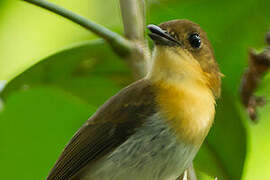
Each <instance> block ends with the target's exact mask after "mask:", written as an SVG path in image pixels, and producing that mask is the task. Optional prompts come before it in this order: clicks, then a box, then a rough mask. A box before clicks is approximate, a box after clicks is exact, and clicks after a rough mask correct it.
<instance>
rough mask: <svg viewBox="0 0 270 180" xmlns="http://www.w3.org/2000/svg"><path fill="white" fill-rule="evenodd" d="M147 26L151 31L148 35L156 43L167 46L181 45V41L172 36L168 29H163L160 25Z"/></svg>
mask: <svg viewBox="0 0 270 180" xmlns="http://www.w3.org/2000/svg"><path fill="white" fill-rule="evenodd" d="M147 28H148V29H149V30H150V31H151V33H149V34H148V35H149V36H150V38H151V39H152V40H153V41H154V42H155V43H156V44H159V45H167V46H177V45H181V43H180V42H179V41H177V40H176V39H174V38H173V37H172V36H170V34H168V33H167V32H166V31H164V30H162V29H161V28H160V27H159V26H156V25H153V24H149V25H148V26H147Z"/></svg>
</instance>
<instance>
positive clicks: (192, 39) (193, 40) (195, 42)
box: [188, 34, 201, 48]
mask: <svg viewBox="0 0 270 180" xmlns="http://www.w3.org/2000/svg"><path fill="white" fill-rule="evenodd" d="M188 41H189V43H190V45H191V47H193V48H199V47H201V37H200V36H199V34H191V35H190V36H189V38H188Z"/></svg>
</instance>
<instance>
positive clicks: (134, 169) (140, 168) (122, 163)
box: [82, 114, 197, 180]
mask: <svg viewBox="0 0 270 180" xmlns="http://www.w3.org/2000/svg"><path fill="white" fill-rule="evenodd" d="M196 153H197V149H196V148H194V146H193V145H186V144H184V143H183V142H179V140H178V141H177V140H176V137H175V135H174V134H173V132H172V130H171V129H170V128H169V127H168V126H167V125H166V124H164V122H163V120H162V119H161V118H160V116H159V115H157V114H156V115H154V116H152V117H151V118H149V119H148V121H147V123H145V124H144V125H143V126H142V127H141V128H139V129H138V130H137V132H136V133H135V134H134V135H132V136H131V137H130V138H129V139H128V140H127V141H126V142H124V143H123V144H122V145H121V146H119V147H118V148H116V149H115V150H114V151H113V152H112V153H110V154H108V155H107V156H106V157H104V158H103V159H101V160H99V161H98V162H97V163H95V164H94V165H92V166H91V167H90V168H89V169H87V168H86V170H85V173H84V176H83V177H82V180H93V179H94V180H165V179H166V180H175V179H176V178H177V177H178V176H179V175H181V174H182V173H183V171H184V170H185V169H186V168H187V167H188V166H189V165H190V163H191V162H192V160H193V158H194V156H195V154H196Z"/></svg>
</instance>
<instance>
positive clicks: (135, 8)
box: [120, 0, 145, 41]
mask: <svg viewBox="0 0 270 180" xmlns="http://www.w3.org/2000/svg"><path fill="white" fill-rule="evenodd" d="M120 7H121V12H122V19H123V24H124V31H125V36H126V37H127V38H128V39H131V40H140V41H144V30H145V13H144V11H145V9H144V0H120Z"/></svg>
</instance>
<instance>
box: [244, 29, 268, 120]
mask: <svg viewBox="0 0 270 180" xmlns="http://www.w3.org/2000/svg"><path fill="white" fill-rule="evenodd" d="M266 42H267V43H268V45H270V31H269V32H268V33H267V35H266ZM269 68H270V47H267V48H266V49H265V50H264V51H263V52H261V53H258V54H257V53H256V52H255V51H254V50H253V49H252V50H250V51H249V67H248V69H247V70H246V72H245V73H244V75H243V78H242V84H241V88H240V95H241V99H242V103H243V104H244V106H245V108H246V110H247V112H248V115H249V117H250V119H251V120H252V121H254V122H256V120H257V107H259V106H263V105H265V103H266V102H265V99H264V97H258V96H255V95H254V93H255V91H256V90H257V88H258V86H259V84H260V82H261V79H262V78H263V76H264V74H265V73H266V72H267V71H268V70H269Z"/></svg>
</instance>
